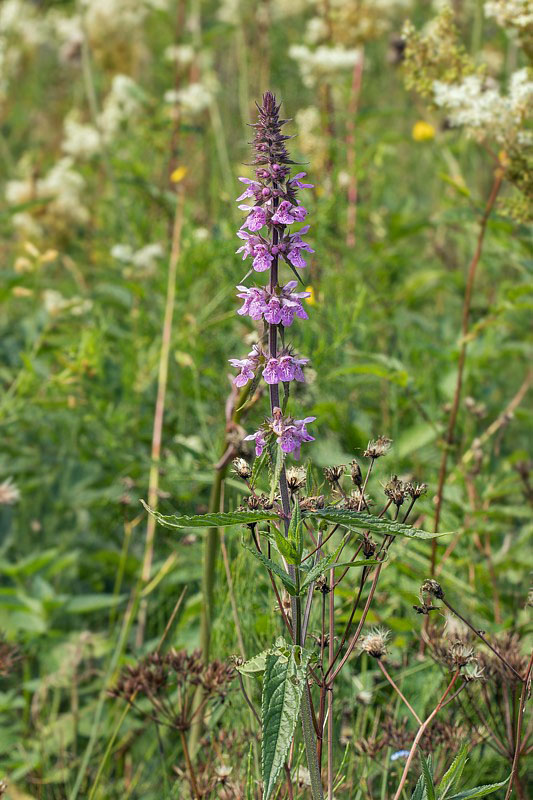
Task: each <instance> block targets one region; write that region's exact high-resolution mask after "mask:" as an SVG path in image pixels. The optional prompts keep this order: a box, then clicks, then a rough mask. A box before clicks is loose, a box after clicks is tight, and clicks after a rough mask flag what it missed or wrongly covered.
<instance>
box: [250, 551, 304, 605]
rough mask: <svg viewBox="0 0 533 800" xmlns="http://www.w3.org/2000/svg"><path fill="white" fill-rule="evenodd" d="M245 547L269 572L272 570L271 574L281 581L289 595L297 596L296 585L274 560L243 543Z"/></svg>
mask: <svg viewBox="0 0 533 800" xmlns="http://www.w3.org/2000/svg"><path fill="white" fill-rule="evenodd" d="M243 547H245V548H246V549H247V550H248V551H249V552H250V553H251V554H252V555H253V557H254V558H257V560H258V561H260V562H261V563H262V564H263V565H264V566H265V567H266V568H267V569H268V570H270V572H272V573H273V574H274V575H276V576H277V577H278V578H279V579H280V581H281V582H282V583H283V585H284V587H285V588H286V590H287V591H288V593H289V594H291V595H296V584H295V582H294V581H293V579H292V578H291V576H290V575H288V574H287V573H286V572H285V570H284V569H282V568H281V567H280V566H279V565H278V564H276V562H275V561H272V559H270V558H267V557H266V556H265V555H263V553H260V552H259V550H257V549H256V548H253V547H251V546H250V545H249V544H246V542H243Z"/></svg>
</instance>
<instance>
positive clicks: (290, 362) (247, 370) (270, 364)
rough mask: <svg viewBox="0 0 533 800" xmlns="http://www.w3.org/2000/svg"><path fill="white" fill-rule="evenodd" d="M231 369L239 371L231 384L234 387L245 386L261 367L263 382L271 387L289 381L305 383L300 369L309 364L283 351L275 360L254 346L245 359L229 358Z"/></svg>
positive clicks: (305, 359) (304, 359) (307, 360)
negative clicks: (234, 368)
mask: <svg viewBox="0 0 533 800" xmlns="http://www.w3.org/2000/svg"><path fill="white" fill-rule="evenodd" d="M229 362H230V364H231V365H232V367H236V369H238V370H240V372H239V374H238V375H237V377H236V378H234V380H233V383H234V384H235V386H238V387H241V386H246V384H247V383H248V381H251V380H253V379H254V377H255V373H256V372H257V369H258V368H259V367H260V366H262V367H263V372H262V376H263V378H264V380H265V381H266V382H267V383H268V384H270V385H272V384H275V383H288V382H290V381H301V382H303V381H305V378H304V374H303V370H302V367H303V366H305V365H306V364H308V363H309V359H308V358H296V356H294V355H292V353H290V352H289V351H288V350H286V349H284V350H282V351H281V353H279V354H278V356H277V357H276V358H272V357H270V358H269V357H268V356H267V355H265V353H264V352H263V350H262V349H261V348H260V347H259V346H258V345H254V346H253V348H252V349H251V350H250V352H249V353H248V355H247V356H246V358H243V359H239V358H230V359H229Z"/></svg>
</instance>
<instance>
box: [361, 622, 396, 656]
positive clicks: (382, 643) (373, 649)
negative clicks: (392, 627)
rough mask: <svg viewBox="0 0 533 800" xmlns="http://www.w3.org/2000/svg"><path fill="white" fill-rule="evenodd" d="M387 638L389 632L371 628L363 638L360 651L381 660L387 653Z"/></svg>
mask: <svg viewBox="0 0 533 800" xmlns="http://www.w3.org/2000/svg"><path fill="white" fill-rule="evenodd" d="M389 636H390V631H387V630H385V629H384V628H372V630H371V631H370V632H369V633H367V635H366V636H363V638H362V639H361V643H360V645H359V646H360V648H361V650H363V651H364V652H365V653H368V655H369V656H372V658H383V656H384V655H385V654H386V652H387V641H388V639H389Z"/></svg>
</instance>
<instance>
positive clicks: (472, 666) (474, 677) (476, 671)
mask: <svg viewBox="0 0 533 800" xmlns="http://www.w3.org/2000/svg"><path fill="white" fill-rule="evenodd" d="M461 675H462V676H463V679H464V680H465V681H466V682H467V683H470V682H471V681H480V680H483V679H484V678H485V669H484V668H483V667H480V665H479V663H478V661H477V659H476V658H473V659H472V661H470V662H469V663H468V664H466V665H465V666H464V667H463V669H462V670H461Z"/></svg>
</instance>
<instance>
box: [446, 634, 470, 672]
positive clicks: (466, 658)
mask: <svg viewBox="0 0 533 800" xmlns="http://www.w3.org/2000/svg"><path fill="white" fill-rule="evenodd" d="M450 659H451V662H452V666H453V667H455V669H460V668H461V667H466V665H467V664H470V663H471V662H472V661H475V656H474V648H473V647H470V645H468V644H465V643H464V642H461V641H460V640H459V639H458V640H457V641H456V642H454V643H453V644H452V646H451V647H450Z"/></svg>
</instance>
